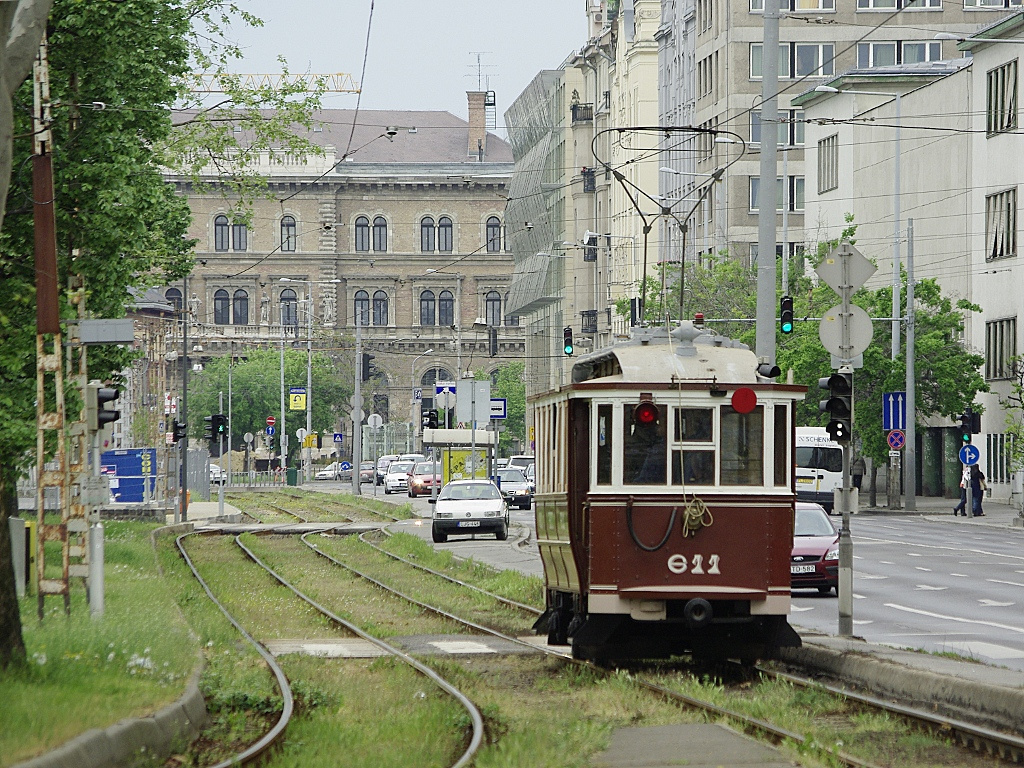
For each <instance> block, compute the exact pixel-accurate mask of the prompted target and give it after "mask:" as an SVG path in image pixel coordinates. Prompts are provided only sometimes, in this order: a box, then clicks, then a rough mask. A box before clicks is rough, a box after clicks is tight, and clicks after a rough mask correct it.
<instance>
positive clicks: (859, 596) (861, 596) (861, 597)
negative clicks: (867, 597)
mask: <svg viewBox="0 0 1024 768" xmlns="http://www.w3.org/2000/svg"><path fill="white" fill-rule="evenodd" d="M853 599H854V600H863V599H864V595H858V594H857V593H856V592H854V593H853Z"/></svg>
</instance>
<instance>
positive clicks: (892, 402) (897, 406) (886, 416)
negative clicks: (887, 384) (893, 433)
mask: <svg viewBox="0 0 1024 768" xmlns="http://www.w3.org/2000/svg"><path fill="white" fill-rule="evenodd" d="M906 428H907V393H906V392H885V393H884V394H883V395H882V429H883V430H885V431H886V432H888V431H889V430H890V429H906Z"/></svg>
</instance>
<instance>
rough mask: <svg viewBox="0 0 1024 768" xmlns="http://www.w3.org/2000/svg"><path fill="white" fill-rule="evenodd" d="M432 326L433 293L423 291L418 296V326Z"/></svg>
mask: <svg viewBox="0 0 1024 768" xmlns="http://www.w3.org/2000/svg"><path fill="white" fill-rule="evenodd" d="M433 324H434V292H433V291H423V293H421V294H420V325H433Z"/></svg>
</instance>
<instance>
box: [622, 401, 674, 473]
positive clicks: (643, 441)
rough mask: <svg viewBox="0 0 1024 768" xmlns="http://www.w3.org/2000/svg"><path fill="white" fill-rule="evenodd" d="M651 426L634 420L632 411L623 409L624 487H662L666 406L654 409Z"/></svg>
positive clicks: (628, 408)
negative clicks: (655, 413)
mask: <svg viewBox="0 0 1024 768" xmlns="http://www.w3.org/2000/svg"><path fill="white" fill-rule="evenodd" d="M656 408H657V412H658V418H657V420H656V421H655V422H653V423H646V424H645V423H640V422H638V421H637V420H635V419H634V410H635V409H634V408H631V407H629V406H628V405H627V406H626V407H625V408H623V429H622V483H623V484H624V485H651V484H654V485H664V484H665V480H666V464H667V462H666V458H667V456H666V453H665V440H666V437H667V435H666V429H665V419H666V416H667V414H666V413H665V410H666V409H665V406H664V405H659V406H657V407H656Z"/></svg>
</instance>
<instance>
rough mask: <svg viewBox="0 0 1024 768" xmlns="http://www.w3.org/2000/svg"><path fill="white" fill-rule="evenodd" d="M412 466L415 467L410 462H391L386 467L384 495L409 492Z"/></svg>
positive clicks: (396, 460)
mask: <svg viewBox="0 0 1024 768" xmlns="http://www.w3.org/2000/svg"><path fill="white" fill-rule="evenodd" d="M414 466H416V465H415V464H414V463H413V462H411V461H399V460H398V459H395V460H394V461H392V462H391V463H390V464H389V465H388V471H387V474H385V475H384V493H398V492H399V491H407V490H409V473H410V472H412V468H413V467H414Z"/></svg>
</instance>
